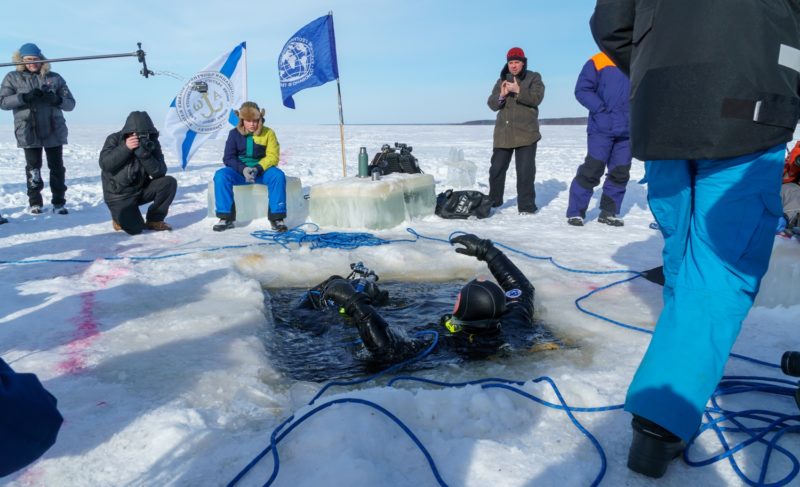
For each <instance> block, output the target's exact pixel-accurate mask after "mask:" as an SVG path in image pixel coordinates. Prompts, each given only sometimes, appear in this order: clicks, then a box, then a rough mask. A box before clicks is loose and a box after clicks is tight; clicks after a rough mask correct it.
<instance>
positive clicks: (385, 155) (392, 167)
mask: <svg viewBox="0 0 800 487" xmlns="http://www.w3.org/2000/svg"><path fill="white" fill-rule="evenodd" d="M413 149H414V148H413V147H411V146H410V145H408V144H404V143H400V142H395V143H394V147H392V146H390V145H389V144H383V145H382V146H381V151H380V152H378V153H377V154H375V157H374V158H373V159H372V162H370V164H369V173H370V174H371V173H372V172H373V171H374V170H376V169H378V170H380V171H381V174H391V173H393V172H399V173H406V174H419V173H421V172H422V169H420V167H419V161H417V158H416V157H414V156H413V155H411V151H412V150H413Z"/></svg>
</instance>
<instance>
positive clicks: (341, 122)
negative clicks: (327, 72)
mask: <svg viewBox="0 0 800 487" xmlns="http://www.w3.org/2000/svg"><path fill="white" fill-rule="evenodd" d="M328 15H330V17H331V26H333V10H328ZM337 71H338V70H337ZM336 94H337V95H338V97H339V140H340V142H341V145H342V177H347V164H346V159H345V155H344V112H343V111H342V85H341V84H340V83H339V73H338V72H337V73H336Z"/></svg>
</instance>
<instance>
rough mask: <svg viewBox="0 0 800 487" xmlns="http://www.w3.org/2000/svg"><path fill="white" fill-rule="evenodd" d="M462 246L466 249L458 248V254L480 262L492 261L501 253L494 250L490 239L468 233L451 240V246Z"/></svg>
mask: <svg viewBox="0 0 800 487" xmlns="http://www.w3.org/2000/svg"><path fill="white" fill-rule="evenodd" d="M455 244H461V245H463V246H464V248H461V247H457V248H456V252H458V253H459V254H464V255H471V256H473V257H476V258H477V259H478V260H485V261H487V262H488V261H490V260H492V259H494V258H495V256H497V254H499V253H500V251H499V250H497V249H496V248H494V244H492V241H491V240H489V239H488V238H478V236H477V235H473V234H471V233H468V234H466V235H459V236H457V237H453V238H451V239H450V245H455Z"/></svg>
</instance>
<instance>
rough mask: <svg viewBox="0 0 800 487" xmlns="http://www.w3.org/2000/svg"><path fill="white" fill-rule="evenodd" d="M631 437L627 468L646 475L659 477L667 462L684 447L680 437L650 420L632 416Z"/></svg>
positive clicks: (665, 469) (667, 464) (675, 456)
mask: <svg viewBox="0 0 800 487" xmlns="http://www.w3.org/2000/svg"><path fill="white" fill-rule="evenodd" d="M631 427H632V428H633V439H632V440H631V449H630V451H629V452H628V468H629V469H631V470H633V471H634V472H638V473H640V474H642V475H647V476H648V477H653V478H656V479H657V478H661V476H663V475H664V472H666V471H667V467H668V466H669V463H670V462H671V461H672V460H674V459H675V458H677V457H678V456H679V455H680V454H681V453H682V452H683V450H684V449H685V448H686V443H684V442H683V441H682V440H681V439H680V438H678V437H677V436H675V435H673V434H672V433H670V432H669V431H667V430H666V429H664V428H662V427H661V426H659V425H657V424H656V423H654V422H652V421H648V420H646V419H644V418H642V417H640V416H636V415H634V416H633V420H632V421H631Z"/></svg>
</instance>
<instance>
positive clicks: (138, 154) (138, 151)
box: [133, 145, 153, 159]
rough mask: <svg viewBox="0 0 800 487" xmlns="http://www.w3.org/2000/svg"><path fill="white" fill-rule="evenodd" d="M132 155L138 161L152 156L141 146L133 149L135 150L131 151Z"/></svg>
mask: <svg viewBox="0 0 800 487" xmlns="http://www.w3.org/2000/svg"><path fill="white" fill-rule="evenodd" d="M133 153H134V154H135V155H136V157H138V158H139V159H147V158H148V157H150V156H152V155H153V153H152V152H150V151H149V150H147V149H145V148H144V147H142V146H141V145H140V146H139V147H137V148H135V149H134V150H133Z"/></svg>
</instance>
